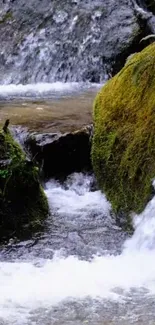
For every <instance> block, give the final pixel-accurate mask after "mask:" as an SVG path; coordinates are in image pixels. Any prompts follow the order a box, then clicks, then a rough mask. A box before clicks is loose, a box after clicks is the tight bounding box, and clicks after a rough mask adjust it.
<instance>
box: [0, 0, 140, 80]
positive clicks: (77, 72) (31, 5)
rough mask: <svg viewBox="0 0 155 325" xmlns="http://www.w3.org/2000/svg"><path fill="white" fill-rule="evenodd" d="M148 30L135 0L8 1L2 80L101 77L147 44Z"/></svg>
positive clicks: (0, 28)
mask: <svg viewBox="0 0 155 325" xmlns="http://www.w3.org/2000/svg"><path fill="white" fill-rule="evenodd" d="M134 2H135V1H134ZM143 36H145V24H143V20H142V21H141V19H140V18H139V17H138V16H137V15H136V13H135V10H134V4H133V1H128V0H118V1H115V0H111V1H109V0H104V1H101V0H88V1H86V2H85V1H82V0H77V1H70V0H67V1H64V0H63V1H62V0H61V1H60V0H53V1H48V0H42V1H40V0H27V1H26V0H16V1H14V2H12V1H6V2H3V3H2V4H1V11H0V44H1V52H0V83H5V84H6V83H11V82H12V83H23V84H25V83H34V82H53V81H90V82H101V81H103V80H105V79H107V78H108V76H109V75H111V74H113V73H115V72H117V71H118V70H119V69H120V68H121V67H122V66H123V64H124V61H125V58H126V57H127V56H128V55H129V54H131V53H133V52H136V51H138V50H139V49H140V48H141V47H142V46H144V44H139V40H140V39H141V38H142V37H143Z"/></svg>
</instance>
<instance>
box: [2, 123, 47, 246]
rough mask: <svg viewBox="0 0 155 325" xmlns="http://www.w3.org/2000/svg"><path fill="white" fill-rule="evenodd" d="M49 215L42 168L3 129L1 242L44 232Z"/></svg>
mask: <svg viewBox="0 0 155 325" xmlns="http://www.w3.org/2000/svg"><path fill="white" fill-rule="evenodd" d="M47 215H48V203H47V199H46V196H45V194H44V192H43V189H42V187H41V185H40V183H39V177H38V169H37V168H36V167H35V166H34V165H33V163H32V162H31V161H28V160H27V159H26V157H25V154H24V153H23V151H22V149H21V148H20V146H19V145H18V144H17V143H16V142H15V141H14V139H13V138H12V136H11V134H10V132H9V131H8V129H7V130H6V132H4V131H2V130H0V241H1V240H2V239H4V238H6V239H8V238H10V237H12V236H17V237H23V236H25V235H27V234H30V233H31V232H33V231H35V230H38V229H40V226H41V225H42V222H43V220H44V219H45V218H46V216H47Z"/></svg>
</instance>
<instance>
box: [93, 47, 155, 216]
mask: <svg viewBox="0 0 155 325" xmlns="http://www.w3.org/2000/svg"><path fill="white" fill-rule="evenodd" d="M94 125H95V131H94V138H93V146H92V162H93V167H94V171H95V174H96V177H97V180H98V183H99V186H100V188H101V189H102V190H103V191H104V192H105V194H106V195H107V198H108V199H109V200H110V201H111V203H112V206H113V209H114V211H115V212H117V213H118V212H120V211H123V212H126V213H127V215H129V212H131V211H134V212H136V213H140V212H141V211H142V210H143V209H144V207H145V205H146V203H147V202H148V201H149V199H150V198H151V195H152V180H153V178H154V177H155V43H152V44H151V45H150V46H148V47H147V48H145V49H144V50H143V51H142V52H140V53H137V54H135V55H133V57H132V58H130V59H129V60H128V62H127V63H126V65H125V66H124V68H123V69H122V70H121V71H120V72H119V73H118V74H117V75H116V76H115V77H113V78H112V79H111V80H109V81H108V82H107V83H106V85H105V86H104V87H103V88H102V89H101V91H100V92H99V94H98V95H97V97H96V100H95V103H94Z"/></svg>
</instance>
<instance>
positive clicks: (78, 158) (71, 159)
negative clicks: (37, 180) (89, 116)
mask: <svg viewBox="0 0 155 325" xmlns="http://www.w3.org/2000/svg"><path fill="white" fill-rule="evenodd" d="M92 130H93V127H92V126H91V125H89V126H86V127H84V128H82V129H81V130H78V131H75V132H71V133H65V134H61V133H50V134H35V133H33V134H30V135H28V137H27V139H26V140H25V147H26V150H28V151H29V153H30V155H31V158H32V160H34V161H35V162H37V163H38V164H39V166H40V167H41V171H42V177H43V178H45V179H47V178H50V177H53V176H59V177H61V176H66V175H68V174H70V173H72V172H75V171H77V172H78V171H82V170H91V159H90V151H91V137H92Z"/></svg>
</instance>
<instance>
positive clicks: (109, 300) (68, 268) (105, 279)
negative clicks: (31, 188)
mask: <svg viewBox="0 0 155 325" xmlns="http://www.w3.org/2000/svg"><path fill="white" fill-rule="evenodd" d="M45 192H46V194H47V197H48V200H49V204H50V207H51V216H50V217H49V219H48V220H47V223H46V227H45V231H44V232H43V233H41V234H38V235H36V236H35V237H34V238H33V239H31V240H28V241H25V242H18V241H16V240H10V242H9V244H8V245H4V246H3V247H1V251H0V260H1V262H0V288H1V295H0V324H1V325H2V324H3V325H15V324H16V325H24V324H25V325H60V324H63V325H64V324H66V325H73V324H74V325H82V324H92V325H101V324H102V325H105V324H106V325H107V324H115V325H117V324H122V325H126V324H127V325H129V324H141V325H142V324H146V323H147V324H149V325H153V324H154V320H155V262H154V261H155V198H153V199H152V201H151V202H150V203H149V204H148V206H147V207H146V209H145V211H144V212H143V213H142V215H140V216H137V217H136V216H135V218H134V220H135V223H134V224H135V232H134V234H133V236H132V237H131V238H129V236H128V235H127V234H126V233H124V232H123V231H122V230H121V229H120V228H119V227H118V226H117V225H116V224H115V221H114V219H113V218H112V216H111V207H110V204H109V202H108V201H107V200H106V197H105V196H104V195H103V194H101V192H100V191H98V190H96V189H95V186H94V177H93V176H92V175H86V174H85V175H84V174H82V173H79V174H73V175H70V176H69V177H68V179H67V180H66V181H65V182H64V183H63V184H60V183H59V182H58V181H56V180H50V181H49V182H48V183H47V184H46V186H45Z"/></svg>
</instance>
